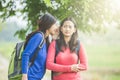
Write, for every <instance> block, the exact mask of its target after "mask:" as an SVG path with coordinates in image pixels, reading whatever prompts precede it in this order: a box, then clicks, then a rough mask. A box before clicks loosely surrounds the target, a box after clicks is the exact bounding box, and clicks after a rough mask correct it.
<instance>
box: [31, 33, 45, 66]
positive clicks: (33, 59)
mask: <svg viewBox="0 0 120 80" xmlns="http://www.w3.org/2000/svg"><path fill="white" fill-rule="evenodd" d="M39 33H41V34H42V37H43V38H42V40H41V42H40V45H39V46H38V47H37V48H36V50H35V53H34V55H33V57H32V58H31V60H30V64H29V67H30V66H32V65H33V63H34V61H35V58H36V57H37V55H38V52H39V50H40V49H41V48H42V47H43V44H44V35H43V33H42V32H39Z"/></svg>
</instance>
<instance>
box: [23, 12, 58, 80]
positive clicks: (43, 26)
mask: <svg viewBox="0 0 120 80" xmlns="http://www.w3.org/2000/svg"><path fill="white" fill-rule="evenodd" d="M56 28H57V27H56V19H55V18H54V17H53V16H52V15H51V14H45V15H43V16H42V17H41V18H40V20H39V21H38V29H37V30H36V31H34V32H32V33H30V34H29V35H28V36H27V38H26V47H25V49H24V51H23V54H22V80H41V79H42V78H43V76H44V74H45V69H46V66H45V64H46V55H47V45H48V43H49V41H48V36H49V35H50V34H51V35H52V36H53V35H54V34H55V31H56ZM40 32H41V33H40ZM43 39H44V41H45V42H44V44H43V47H42V48H41V49H40V50H39V52H38V54H37V56H36V58H35V60H34V63H33V65H32V66H30V67H29V62H30V59H31V58H32V56H33V55H34V52H35V50H36V48H37V47H38V46H39V45H40V43H41V41H42V40H43Z"/></svg>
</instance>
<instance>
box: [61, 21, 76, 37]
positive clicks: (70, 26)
mask: <svg viewBox="0 0 120 80" xmlns="http://www.w3.org/2000/svg"><path fill="white" fill-rule="evenodd" d="M75 31H76V29H75V26H74V23H73V22H72V21H65V22H64V23H63V25H62V27H61V32H62V33H63V35H64V36H65V37H71V36H72V34H73V33H74V32H75Z"/></svg>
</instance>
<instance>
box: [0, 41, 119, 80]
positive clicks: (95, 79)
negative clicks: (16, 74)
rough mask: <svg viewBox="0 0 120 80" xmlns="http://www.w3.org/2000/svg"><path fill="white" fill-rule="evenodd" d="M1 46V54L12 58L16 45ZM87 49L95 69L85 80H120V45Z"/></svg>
mask: <svg viewBox="0 0 120 80" xmlns="http://www.w3.org/2000/svg"><path fill="white" fill-rule="evenodd" d="M0 44H1V45H0V53H2V54H3V55H4V56H5V57H6V58H10V55H11V54H12V51H13V49H14V47H15V44H16V43H12V42H7V43H6V42H0ZM85 48H86V51H87V55H88V61H89V67H90V69H91V68H92V69H93V71H90V70H88V71H85V75H84V76H85V77H86V76H90V78H89V79H85V80H119V79H120V76H119V75H120V71H119V72H118V73H117V74H116V72H115V70H116V69H119V68H120V44H97V45H95V44H92V45H85ZM107 70H108V72H107ZM112 71H113V72H112ZM49 74H50V73H48V74H46V77H47V78H48V77H49V78H50V75H49ZM46 77H45V78H46ZM45 80H46V79H45Z"/></svg>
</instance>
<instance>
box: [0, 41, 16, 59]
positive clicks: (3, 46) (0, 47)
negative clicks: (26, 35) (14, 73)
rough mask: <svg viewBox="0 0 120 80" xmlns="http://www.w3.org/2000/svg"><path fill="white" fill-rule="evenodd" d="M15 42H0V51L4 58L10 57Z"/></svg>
mask: <svg viewBox="0 0 120 80" xmlns="http://www.w3.org/2000/svg"><path fill="white" fill-rule="evenodd" d="M15 44H16V43H14V42H4V41H2V42H0V53H1V54H2V55H3V56H5V57H6V58H10V56H11V54H12V52H13V50H14V47H15Z"/></svg>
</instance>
